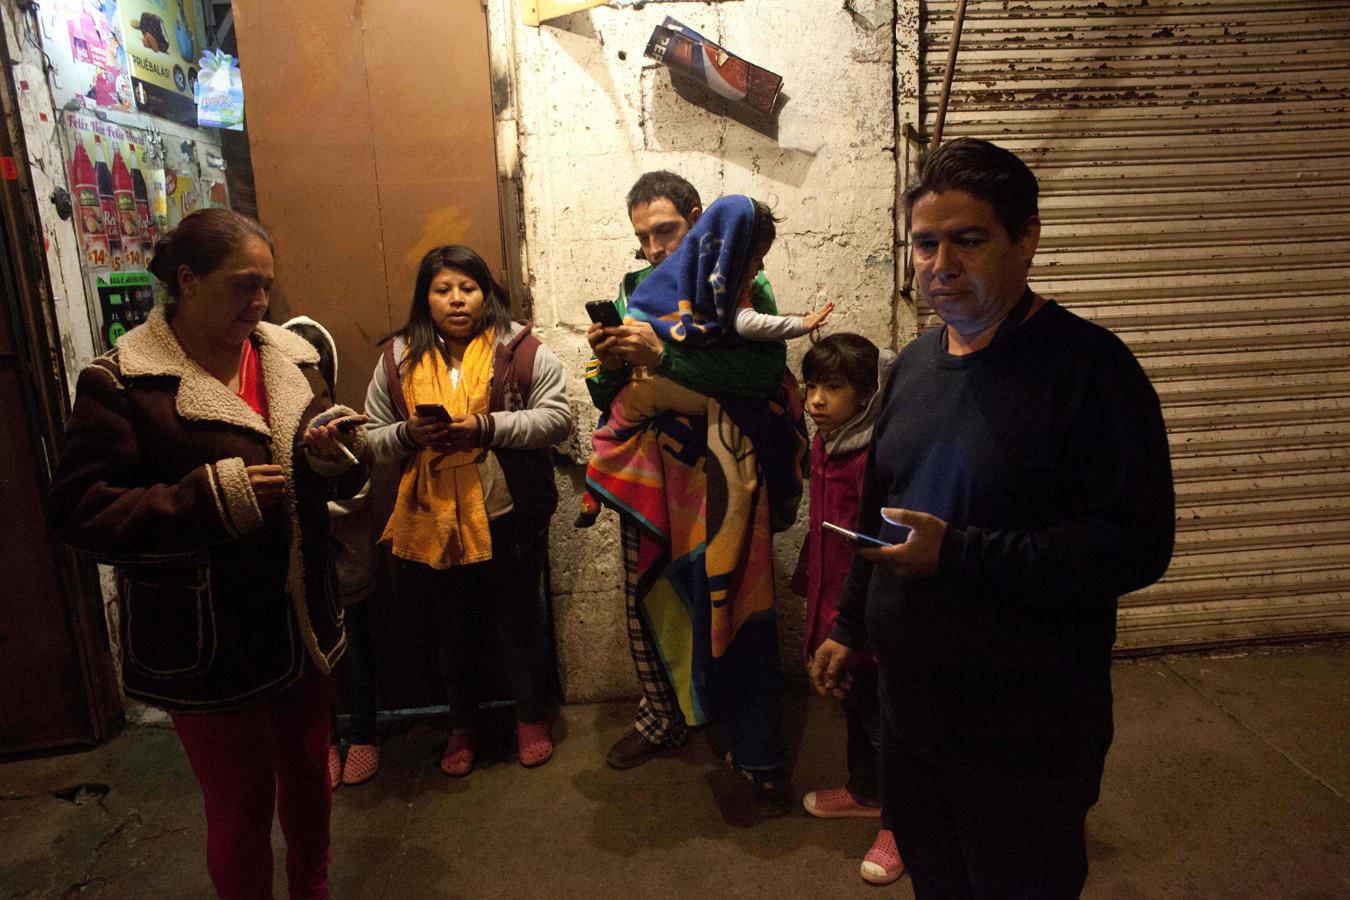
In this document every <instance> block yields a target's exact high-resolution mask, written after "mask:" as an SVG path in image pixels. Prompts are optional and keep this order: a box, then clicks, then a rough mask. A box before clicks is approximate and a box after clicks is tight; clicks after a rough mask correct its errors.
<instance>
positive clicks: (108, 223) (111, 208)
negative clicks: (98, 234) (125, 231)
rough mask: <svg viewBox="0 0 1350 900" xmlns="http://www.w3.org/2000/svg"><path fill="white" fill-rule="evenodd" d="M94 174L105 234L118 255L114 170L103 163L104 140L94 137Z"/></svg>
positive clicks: (119, 241)
mask: <svg viewBox="0 0 1350 900" xmlns="http://www.w3.org/2000/svg"><path fill="white" fill-rule="evenodd" d="M94 155H95V157H96V158H95V160H94V173H95V175H96V176H97V178H98V200H99V203H100V204H101V205H102V207H103V233H104V234H106V235H107V236H108V249H109V250H110V251H112V252H114V253H116V252H117V251H118V250H119V249H121V247H122V238H121V235H120V234H119V232H120V230H121V229H120V228H119V226H118V224H117V200H116V199H115V198H114V197H113V177H112V170H111V169H109V168H108V164H107V163H106V162H104V161H103V140H102V139H101V138H100V137H99V136H98V135H94Z"/></svg>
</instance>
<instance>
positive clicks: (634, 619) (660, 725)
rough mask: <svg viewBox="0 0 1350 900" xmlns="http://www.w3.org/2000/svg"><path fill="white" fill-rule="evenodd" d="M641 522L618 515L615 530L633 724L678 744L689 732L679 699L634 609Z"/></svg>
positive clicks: (664, 742)
mask: <svg viewBox="0 0 1350 900" xmlns="http://www.w3.org/2000/svg"><path fill="white" fill-rule="evenodd" d="M640 529H641V526H640V525H638V523H637V522H635V521H633V519H631V518H629V517H628V516H620V517H619V533H620V539H621V543H622V545H623V594H624V605H625V607H626V608H627V613H628V651H629V653H631V654H632V656H633V667H634V668H635V669H636V670H637V677H638V684H639V685H641V687H642V699H641V700H639V701H638V711H637V718H636V719H635V721H634V722H633V727H634V728H635V729H637V732H638V734H640V735H642V736H643V737H644V738H646V739H647V740H648V741H650V742H651V743H653V744H656V745H657V746H661V747H678V746H680V745H681V744H683V743H684V742H685V739H686V738H687V737H688V735H689V732H688V729H687V728H686V727H685V722H684V713H682V712H680V702H679V699H678V698H677V697H676V695H675V689H674V688H673V687H671V684H670V681H669V679H667V678H666V673H665V670H664V669H663V668H662V666H661V657H660V655H659V654H658V653H657V651H656V643H655V641H653V640H652V636H651V633H650V632H648V630H647V626H646V624H645V623H644V622H643V621H642V617H641V616H639V615H638V609H637V587H638V576H639V572H638V543H639V541H640V540H641V530H640Z"/></svg>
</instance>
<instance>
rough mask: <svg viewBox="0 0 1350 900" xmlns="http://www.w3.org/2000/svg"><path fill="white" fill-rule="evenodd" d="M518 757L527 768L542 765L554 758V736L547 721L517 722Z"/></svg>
mask: <svg viewBox="0 0 1350 900" xmlns="http://www.w3.org/2000/svg"><path fill="white" fill-rule="evenodd" d="M516 757H517V758H518V759H519V760H520V764H521V765H522V766H525V767H526V768H534V767H535V766H542V765H543V764H544V763H546V762H548V761H549V760H550V759H552V758H553V738H552V737H550V736H549V731H548V723H547V722H517V723H516Z"/></svg>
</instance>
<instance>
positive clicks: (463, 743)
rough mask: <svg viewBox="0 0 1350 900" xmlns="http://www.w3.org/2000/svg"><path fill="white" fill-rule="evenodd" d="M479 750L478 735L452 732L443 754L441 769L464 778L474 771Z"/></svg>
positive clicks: (448, 773)
mask: <svg viewBox="0 0 1350 900" xmlns="http://www.w3.org/2000/svg"><path fill="white" fill-rule="evenodd" d="M477 750H478V735H476V734H472V733H470V734H452V735H450V740H448V741H446V742H445V752H444V753H443V754H441V771H442V772H444V773H445V774H447V775H454V776H455V777H457V778H463V777H464V776H465V775H468V774H469V773H470V772H472V771H473V758H474V753H475V752H476V751H477Z"/></svg>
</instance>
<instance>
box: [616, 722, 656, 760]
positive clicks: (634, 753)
mask: <svg viewBox="0 0 1350 900" xmlns="http://www.w3.org/2000/svg"><path fill="white" fill-rule="evenodd" d="M660 750H661V748H660V747H658V746H657V745H656V744H653V743H652V742H651V741H649V740H647V739H646V738H645V737H643V736H642V735H641V734H639V733H638V732H637V729H634V728H630V729H628V731H626V732H624V735H623V737H621V738H619V739H618V740H617V741H615V742H614V746H612V747H610V748H609V750H608V752H606V753H605V762H607V763H609V764H610V767H611V768H615V769H631V768H634V767H635V766H640V765H642V764H643V763H645V762H646V761H647V760H649V759H651V758H652V757H653V756H655V755H656V754H657V753H658V752H659V751H660Z"/></svg>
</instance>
